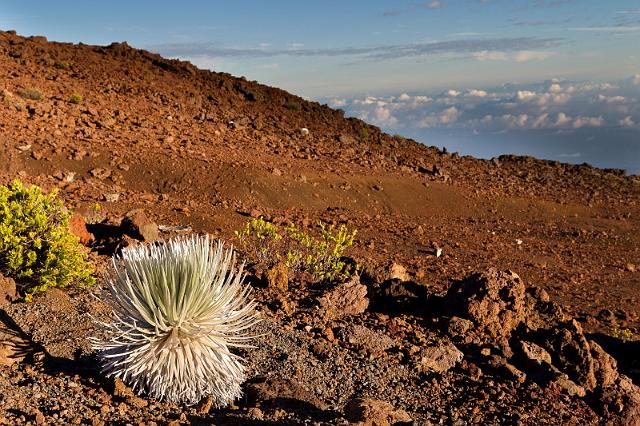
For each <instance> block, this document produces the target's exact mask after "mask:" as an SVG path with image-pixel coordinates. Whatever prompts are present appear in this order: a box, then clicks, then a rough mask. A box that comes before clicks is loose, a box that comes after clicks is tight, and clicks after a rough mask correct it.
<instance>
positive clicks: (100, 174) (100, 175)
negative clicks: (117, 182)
mask: <svg viewBox="0 0 640 426" xmlns="http://www.w3.org/2000/svg"><path fill="white" fill-rule="evenodd" d="M89 174H90V175H91V176H93V177H94V178H96V179H100V180H103V179H106V178H108V177H109V176H111V170H110V169H103V168H100V167H96V168H95V169H91V170H89Z"/></svg>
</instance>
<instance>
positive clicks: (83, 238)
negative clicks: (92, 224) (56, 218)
mask: <svg viewBox="0 0 640 426" xmlns="http://www.w3.org/2000/svg"><path fill="white" fill-rule="evenodd" d="M69 230H70V231H71V232H72V233H73V234H74V235H75V236H77V237H78V239H79V242H80V244H83V245H87V244H89V243H90V242H91V241H92V240H93V235H91V234H90V233H89V231H88V230H87V223H86V222H85V220H84V218H83V217H82V216H80V215H79V214H77V213H75V214H73V215H72V216H71V217H70V218H69Z"/></svg>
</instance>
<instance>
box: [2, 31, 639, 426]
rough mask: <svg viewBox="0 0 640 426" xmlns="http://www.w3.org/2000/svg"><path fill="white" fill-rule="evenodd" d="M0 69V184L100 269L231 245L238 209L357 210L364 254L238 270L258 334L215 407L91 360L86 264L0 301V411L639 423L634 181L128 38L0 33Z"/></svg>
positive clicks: (63, 417)
mask: <svg viewBox="0 0 640 426" xmlns="http://www.w3.org/2000/svg"><path fill="white" fill-rule="evenodd" d="M0 75H2V76H3V77H2V80H0V182H1V183H2V184H5V183H7V182H8V181H10V180H11V179H14V178H16V177H19V178H20V179H21V180H23V181H24V182H27V183H32V184H37V185H40V186H42V187H43V188H45V189H47V190H49V189H53V188H58V189H60V196H61V197H62V198H63V199H64V201H65V203H66V205H68V206H69V208H70V209H72V210H73V211H74V212H76V213H78V215H79V216H77V217H79V219H74V220H75V222H76V224H75V229H76V232H79V230H80V231H82V232H79V233H81V234H82V235H81V236H82V239H83V242H84V243H85V244H86V245H87V246H88V248H89V249H90V250H91V252H90V256H91V260H92V261H93V262H94V263H95V264H96V265H97V268H98V269H99V271H100V272H102V271H103V270H104V269H105V268H106V266H107V264H108V259H109V258H110V255H111V254H113V253H114V252H115V251H116V250H118V249H119V248H120V247H122V246H126V245H129V244H136V243H137V242H138V241H139V240H146V241H152V240H155V239H158V238H167V237H170V236H173V235H176V234H178V233H180V232H184V231H185V230H189V229H191V230H194V231H196V232H207V233H210V234H212V235H213V236H214V237H217V238H222V239H224V240H226V241H229V242H234V243H237V240H236V239H235V237H234V231H235V230H239V229H241V228H242V227H243V226H244V224H245V223H246V221H247V220H248V219H249V218H250V217H254V218H255V217H263V218H265V219H266V220H267V221H269V222H271V223H274V224H279V225H282V224H286V223H294V224H296V225H297V226H298V227H299V228H300V229H302V230H311V229H314V228H315V226H316V224H317V223H318V221H323V222H327V223H332V224H345V225H346V226H348V227H349V228H350V229H357V230H358V234H357V238H356V242H355V244H354V246H353V248H352V249H351V250H350V252H349V255H350V257H351V258H352V260H353V261H355V262H356V263H358V264H359V265H360V266H361V273H360V275H359V277H354V279H353V280H352V281H349V282H347V283H343V284H335V283H334V284H330V285H318V284H317V283H313V282H310V280H309V277H307V276H304V275H293V274H292V275H291V276H289V277H286V279H285V281H287V282H286V283H284V284H283V283H282V282H279V283H275V282H273V280H270V279H269V276H272V275H270V274H269V273H268V272H269V271H261V270H258V269H252V270H250V275H249V276H248V280H249V282H250V283H251V285H252V286H254V287H255V289H254V295H255V297H256V299H257V300H258V303H259V311H260V316H261V317H262V318H263V319H264V321H263V322H262V323H261V325H260V326H259V327H258V330H256V331H257V333H259V334H260V335H261V337H260V338H259V339H258V340H257V343H256V346H257V347H256V348H255V349H247V350H244V351H243V355H244V356H245V357H246V360H247V370H248V371H247V372H248V377H250V379H249V381H248V382H247V384H245V386H244V388H243V390H244V392H245V395H246V396H245V397H244V398H243V399H241V400H239V401H237V403H236V404H235V405H234V406H232V407H229V408H226V409H220V410H211V409H210V405H211V404H210V403H209V404H207V401H206V400H205V401H203V402H202V403H201V404H199V405H197V406H196V407H189V408H185V407H179V406H175V405H171V404H163V403H159V402H157V401H153V400H149V399H145V398H144V397H139V396H137V395H134V394H133V392H132V391H131V389H129V388H127V387H126V386H125V385H124V384H123V383H121V382H117V381H116V382H113V381H109V380H105V379H103V378H101V377H100V376H99V374H98V372H97V371H96V369H95V358H94V356H95V355H94V353H93V351H92V349H91V348H90V346H89V344H88V342H87V337H89V336H99V334H100V331H99V330H97V329H96V328H95V326H94V325H93V323H92V322H91V320H90V316H93V317H96V318H107V317H108V315H109V312H108V309H107V307H106V306H105V305H103V304H102V303H101V302H98V301H97V300H96V299H95V298H94V297H93V296H94V294H99V293H101V292H103V291H104V281H103V280H102V279H99V284H98V285H97V286H95V287H93V288H89V289H69V290H64V291H63V290H57V289H52V290H50V291H48V292H47V293H46V294H43V295H41V296H37V297H35V298H34V302H32V303H29V304H25V303H21V302H16V301H13V302H8V301H6V302H5V299H6V298H5V297H4V296H3V297H2V301H1V302H0V304H2V307H1V308H0V309H1V311H0V323H1V324H3V326H2V328H1V329H0V365H2V366H0V424H17V423H26V422H32V423H36V424H53V423H58V424H73V423H77V424H81V423H85V424H126V423H133V424H135V423H136V422H138V423H143V424H152V423H153V422H155V423H156V424H165V423H171V424H189V423H192V424H348V423H349V422H351V423H359V424H394V423H398V424H402V423H405V424H406V423H410V422H412V421H413V422H414V423H415V424H429V423H438V424H442V423H446V424H460V425H462V424H469V423H474V424H475V423H478V424H558V423H563V424H600V423H606V422H609V423H612V424H639V423H640V395H639V393H638V388H637V386H636V385H634V383H635V384H637V383H638V380H640V373H639V368H640V367H639V365H638V362H639V361H638V360H639V359H640V349H639V337H638V336H639V334H640V319H639V317H638V312H639V308H640V297H638V295H639V294H640V290H639V289H640V272H639V271H638V269H639V268H640V232H638V231H639V229H640V226H639V224H640V220H639V217H640V205H639V200H640V179H639V178H638V177H637V176H626V175H625V173H624V172H623V171H621V170H602V169H596V168H593V167H590V166H588V165H569V164H562V163H558V162H552V161H544V160H537V159H534V158H530V157H517V156H501V157H499V158H495V159H492V160H479V159H475V158H471V157H465V156H460V155H458V154H456V153H450V152H447V150H446V149H441V148H436V147H432V146H426V145H423V144H419V143H417V142H415V141H412V140H409V139H405V138H403V137H401V136H397V135H396V136H391V135H387V134H384V133H383V132H381V131H380V130H379V129H378V128H376V127H374V126H370V125H368V124H366V123H364V122H362V121H360V120H358V119H355V118H345V117H344V113H343V112H342V111H340V110H333V109H331V108H329V107H327V106H325V105H320V104H318V103H316V102H309V101H306V100H304V99H302V98H300V97H297V96H294V95H292V94H289V93H287V92H285V91H283V90H280V89H277V88H272V87H267V86H264V85H260V84H258V83H255V82H251V81H247V80H246V79H244V78H237V77H233V76H230V75H228V74H223V73H216V72H211V71H205V70H199V69H197V68H196V67H194V66H193V65H191V64H189V63H186V62H181V61H177V60H167V59H164V58H162V57H160V56H158V55H155V54H152V53H149V52H146V51H143V50H137V49H133V48H131V47H129V46H128V45H127V44H126V43H113V44H111V45H109V46H88V45H84V44H78V45H75V44H67V43H55V42H49V41H47V40H46V38H44V37H21V36H18V35H16V34H15V33H14V32H0ZM436 142H437V141H433V143H436ZM84 222H86V229H84V225H85V224H84ZM511 271H515V272H511ZM516 272H517V273H516ZM0 290H2V291H5V290H6V292H8V293H11V292H12V287H11V283H10V280H9V279H4V278H2V279H0ZM3 294H4V293H3ZM10 296H15V294H10ZM17 349H20V350H17ZM16 352H17V353H16ZM18 361H20V362H18ZM208 405H209V406H208Z"/></svg>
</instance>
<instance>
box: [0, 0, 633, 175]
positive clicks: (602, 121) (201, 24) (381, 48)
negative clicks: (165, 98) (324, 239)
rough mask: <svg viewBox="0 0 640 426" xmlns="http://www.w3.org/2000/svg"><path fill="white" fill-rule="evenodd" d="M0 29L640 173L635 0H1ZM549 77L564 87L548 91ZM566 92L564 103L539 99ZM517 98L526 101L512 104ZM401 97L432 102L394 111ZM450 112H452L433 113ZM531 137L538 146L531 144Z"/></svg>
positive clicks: (476, 140)
mask: <svg viewBox="0 0 640 426" xmlns="http://www.w3.org/2000/svg"><path fill="white" fill-rule="evenodd" d="M0 28H2V29H15V30H17V31H18V33H20V34H24V35H34V34H41V35H45V36H47V37H48V38H49V39H51V40H57V41H71V42H80V41H82V42H84V43H89V44H109V43H111V42H112V41H123V40H126V41H127V42H128V43H129V44H131V45H132V46H135V47H140V48H145V49H148V50H152V51H154V52H158V53H161V54H163V55H164V56H170V57H179V58H182V59H187V60H190V61H192V62H194V63H195V64H196V65H198V66H200V67H203V68H210V69H213V70H216V71H224V72H229V73H232V74H234V75H244V76H246V77H247V78H248V79H251V80H257V81H259V82H261V83H265V84H269V85H273V86H277V87H281V88H284V89H286V90H289V91H291V92H293V93H296V94H298V95H301V96H305V97H308V98H312V99H317V100H322V101H326V102H329V103H331V102H333V105H334V106H337V107H338V106H339V107H341V108H344V109H345V110H346V111H347V113H349V114H351V115H355V116H359V117H362V118H364V119H367V120H368V121H371V122H373V123H374V124H378V125H381V126H382V127H383V128H385V129H387V130H389V131H392V132H399V133H405V134H410V135H414V136H416V137H419V138H420V139H421V140H424V141H425V142H426V143H429V144H433V145H442V144H441V143H438V141H436V140H431V138H439V140H448V141H451V142H450V143H452V144H454V145H456V146H458V145H459V148H460V150H461V152H463V153H466V152H469V153H474V154H475V155H482V156H491V155H494V154H497V153H500V152H502V151H504V149H509V145H508V144H507V145H506V146H503V145H504V143H503V144H501V143H497V142H496V143H494V144H493V145H492V143H491V137H492V136H491V135H504V134H505V133H507V134H508V135H511V139H513V138H517V139H518V141H517V143H514V144H513V145H512V147H513V149H514V150H516V152H519V153H531V152H535V153H536V154H537V155H542V156H547V157H549V158H554V159H564V160H565V161H575V162H583V161H590V162H593V163H596V164H598V165H603V166H612V165H616V164H620V165H624V166H625V167H627V168H629V169H630V170H632V171H633V172H636V173H637V172H639V171H640V148H639V147H638V144H640V142H635V144H634V140H635V141H638V140H640V137H638V136H639V135H640V130H639V128H638V123H640V111H638V107H635V106H634V105H633V104H634V102H636V101H637V100H638V98H637V95H638V89H637V85H634V84H633V83H634V81H635V80H634V78H635V76H637V75H640V48H638V40H640V2H639V1H637V0H635V1H624V0H618V1H615V0H614V1H603V0H515V1H514V0H511V1H506V0H505V1H503V0H441V1H432V0H428V1H403V0H396V1H391V0H368V1H355V0H352V1H345V0H342V1H333V0H325V1H322V2H319V1H316V2H312V1H299V0H298V1H289V0H286V1H277V0H274V1H269V2H267V1H257V0H256V1H247V0H245V1H242V0H239V1H234V2H221V1H190V2H187V1H185V2H175V1H171V2H169V1H154V2H151V1H149V2H144V1H126V2H124V1H110V2H100V3H97V2H95V3H94V2H75V1H74V2H72V1H56V2H48V1H31V2H25V1H15V0H3V1H2V2H0ZM554 79H555V80H554ZM552 80H553V81H555V82H557V83H558V84H559V85H560V90H556V91H555V92H548V89H549V88H550V87H551V83H549V82H550V81H552ZM639 80H640V78H639ZM545 82H546V83H545ZM588 83H594V84H595V83H608V84H610V86H599V87H596V86H585V84H588ZM639 84H640V83H639ZM571 87H573V89H571V90H573V91H572V92H571V93H565V95H566V96H565V97H564V98H562V97H560V98H555V100H553V99H546V100H541V99H543V98H544V94H545V93H547V94H548V95H549V96H548V98H549V97H550V96H551V94H555V95H558V94H560V93H561V91H564V90H565V88H569V89H570V88H571ZM578 88H582V89H581V90H583V91H584V93H580V94H578V93H577V92H576V90H577V89H578ZM489 89H491V90H489ZM556 89H557V88H556ZM449 90H453V91H457V92H460V93H467V94H468V92H469V91H470V90H479V91H485V92H486V93H487V96H485V101H486V102H477V101H478V99H477V97H474V96H466V95H465V96H462V97H451V96H449V97H450V98H456V99H455V101H454V100H449V101H446V100H444V98H446V96H444V95H443V93H446V92H447V91H449ZM554 90H555V89H554ZM518 91H520V92H525V91H529V92H534V95H532V96H530V97H529V99H528V100H525V99H524V98H523V97H521V99H519V100H518V96H517V93H518ZM402 94H405V95H406V96H413V97H416V96H423V97H428V98H430V99H433V100H434V102H418V103H417V104H415V105H414V108H408V107H407V105H406V104H407V102H404V104H402V105H400V106H398V105H399V104H398V105H393V102H394V100H396V101H397V100H398V99H399V98H400V96H401V95H402ZM535 96H538V97H535ZM540 96H542V98H540ZM370 97H374V98H376V99H377V101H376V105H375V108H378V111H377V112H376V111H375V110H373V109H371V108H373V107H366V105H367V104H364V103H360V104H359V103H358V101H364V100H366V99H367V98H370ZM602 97H605V98H602ZM615 97H617V98H615ZM474 98H476V99H474ZM421 99H422V98H421ZM469 99H471V100H469ZM514 99H515V100H516V101H515V102H514V101H513V100H514ZM489 100H491V101H489ZM405 101H406V99H405ZM381 102H383V103H385V104H384V105H381V104H380V103H381ZM447 102H449V103H448V104H447ZM519 102H520V103H521V104H523V105H517V104H518V103H519ZM636 103H637V102H636ZM514 104H516V105H514ZM368 105H373V103H369V104H368ZM440 107H442V108H441V109H440V110H438V108H440ZM452 107H453V108H455V109H456V111H457V112H456V113H455V114H454V113H453V110H450V108H452ZM510 108H511V109H510ZM563 108H564V109H563ZM598 108H601V109H598ZM385 109H387V110H388V111H387V112H385V111H384V110H385ZM512 109H515V110H517V111H513V110H512ZM446 110H449V113H450V115H451V117H450V118H444V119H441V118H442V117H445V115H446ZM516 112H517V114H516ZM443 114H444V115H443ZM544 114H547V116H546V118H545V119H544V120H542V119H541V118H540V117H541V116H542V115H544ZM558 114H562V115H560V119H558ZM487 115H491V117H492V119H491V125H490V126H489V125H488V121H489V120H488V119H487V120H485V122H484V123H481V122H480V121H479V120H480V119H481V118H483V117H486V116H487ZM524 115H526V118H524V117H523V116H524ZM430 116H431V117H432V118H429V117H430ZM389 117H390V118H389ZM433 117H435V118H433ZM510 117H516V121H513V120H512V119H511V118H510ZM563 117H568V118H567V119H563ZM518 119H519V121H517V120H518ZM474 120H475V121H474ZM536 120H537V121H536ZM534 125H535V126H534ZM500 126H502V127H500ZM589 129H592V130H593V131H594V134H596V133H599V132H602V131H603V130H604V129H609V130H611V132H610V133H611V134H613V135H614V136H615V137H613V139H615V140H618V138H620V142H617V143H620V144H623V145H624V144H626V145H624V146H625V147H626V148H629V147H631V148H630V149H631V154H632V155H631V157H632V158H631V159H629V152H627V151H628V150H627V151H625V152H626V155H625V158H621V159H614V158H609V159H603V158H601V156H600V155H597V156H595V157H594V155H593V154H590V155H586V154H584V153H583V152H581V151H588V150H586V149H583V150H579V149H577V148H579V147H580V145H576V144H577V143H578V142H579V140H582V139H584V138H587V139H589V138H590V139H589V140H588V141H587V142H588V143H590V144H591V145H593V144H594V143H595V142H594V140H597V138H598V137H596V136H594V134H590V133H589V131H588V130H589ZM499 132H502V133H499ZM527 132H528V133H527ZM545 135H546V136H545ZM578 135H579V136H578ZM585 135H586V136H585ZM629 135H631V136H632V137H630V136H629ZM500 137H501V136H496V137H495V139H496V140H497V139H499V138H500ZM537 138H546V139H545V141H546V143H540V144H539V145H535V143H536V142H535V141H536V139H537ZM505 139H506V140H508V139H509V138H505ZM562 140H566V141H567V143H569V142H570V144H569V145H571V147H572V149H571V150H569V151H572V152H556V153H554V152H551V151H549V150H548V149H547V150H542V152H539V151H540V150H539V149H538V150H536V149H533V148H540V147H541V146H545V145H549V146H557V145H558V144H560V145H562ZM454 141H457V142H454ZM523 141H527V142H526V143H525V142H523ZM545 141H542V142H545ZM551 141H554V142H553V143H551ZM625 141H626V142H625ZM586 145H588V144H586ZM531 147H533V148H531ZM498 148H499V149H498ZM559 151H562V150H559ZM633 154H637V155H636V157H638V158H637V161H636V162H635V163H634V158H633V157H634V155H633ZM559 155H564V156H560V157H558V156H559ZM622 160H625V161H622ZM623 163H624V164H623Z"/></svg>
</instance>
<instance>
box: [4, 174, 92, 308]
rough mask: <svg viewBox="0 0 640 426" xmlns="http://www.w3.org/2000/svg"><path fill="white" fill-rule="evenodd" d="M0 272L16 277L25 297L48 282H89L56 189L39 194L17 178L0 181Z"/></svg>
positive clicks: (58, 284)
mask: <svg viewBox="0 0 640 426" xmlns="http://www.w3.org/2000/svg"><path fill="white" fill-rule="evenodd" d="M0 271H2V273H3V274H5V275H7V276H10V277H12V278H14V279H15V280H16V282H17V284H18V287H19V290H20V292H21V293H22V294H24V295H25V299H26V300H30V298H31V296H32V295H33V294H35V293H39V292H43V291H45V290H46V289H47V288H49V287H66V286H68V285H71V284H78V285H84V284H87V285H88V284H93V283H94V281H95V279H94V278H93V277H92V275H91V274H92V272H93V268H92V267H91V266H90V265H89V263H88V262H87V255H86V253H85V252H84V251H83V248H82V246H81V245H80V244H79V243H78V238H77V237H76V236H75V235H74V234H72V233H71V231H70V230H69V213H68V212H67V211H66V210H65V209H64V208H63V205H62V202H61V201H60V200H58V199H57V194H56V191H52V192H50V193H49V194H45V193H43V192H42V190H41V189H40V188H39V187H37V186H35V185H34V186H30V187H25V186H24V185H23V184H22V182H20V181H19V180H14V181H13V182H11V183H10V184H9V185H8V186H4V185H0Z"/></svg>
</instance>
